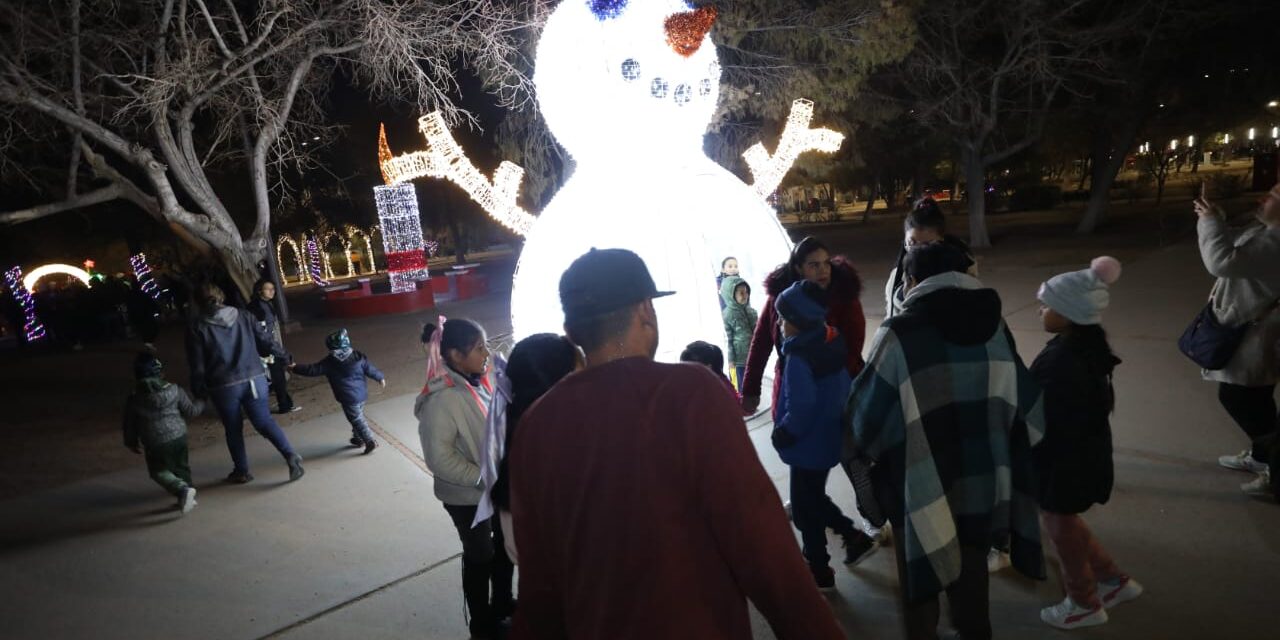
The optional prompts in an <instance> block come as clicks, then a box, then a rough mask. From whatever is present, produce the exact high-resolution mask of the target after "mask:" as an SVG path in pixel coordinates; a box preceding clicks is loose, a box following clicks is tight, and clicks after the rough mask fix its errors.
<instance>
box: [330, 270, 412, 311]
mask: <svg viewBox="0 0 1280 640" xmlns="http://www.w3.org/2000/svg"><path fill="white" fill-rule="evenodd" d="M434 280H435V278H432V281H433V282H434ZM432 288H433V287H427V286H423V287H421V288H420V289H417V290H414V291H405V292H402V293H375V294H368V293H365V291H366V290H365V289H363V288H361V289H347V290H345V291H326V292H325V294H324V313H325V315H326V316H328V317H330V318H367V317H370V316H381V315H387V314H391V313H409V312H410V311H422V310H425V309H431V308H433V307H435V306H436V300H435V296H434V295H433V293H432Z"/></svg>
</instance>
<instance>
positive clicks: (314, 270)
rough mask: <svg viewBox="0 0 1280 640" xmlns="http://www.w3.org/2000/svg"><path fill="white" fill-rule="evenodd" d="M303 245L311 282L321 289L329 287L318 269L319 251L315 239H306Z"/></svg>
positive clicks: (319, 262) (319, 268) (319, 261)
mask: <svg viewBox="0 0 1280 640" xmlns="http://www.w3.org/2000/svg"><path fill="white" fill-rule="evenodd" d="M303 244H305V245H307V272H308V273H310V274H311V281H312V282H314V283H316V284H318V285H320V286H322V287H327V286H329V283H328V281H326V280H325V279H324V273H323V271H322V270H321V267H320V264H321V260H320V249H319V247H318V246H317V242H316V239H315V237H314V236H312V237H310V238H307V239H306V241H305V242H304V243H303Z"/></svg>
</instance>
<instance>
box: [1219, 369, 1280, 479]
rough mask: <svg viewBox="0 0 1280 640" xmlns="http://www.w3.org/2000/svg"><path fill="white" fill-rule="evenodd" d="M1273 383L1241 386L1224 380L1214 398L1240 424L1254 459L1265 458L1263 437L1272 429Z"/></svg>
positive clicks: (1273, 431)
mask: <svg viewBox="0 0 1280 640" xmlns="http://www.w3.org/2000/svg"><path fill="white" fill-rule="evenodd" d="M1275 392H1276V386H1275V385H1271V386H1267V387H1244V386H1241V385H1238V384H1228V383H1226V382H1222V383H1219V385H1218V402H1221V403H1222V408H1224V409H1226V410H1227V413H1229V414H1231V419H1233V420H1235V421H1236V424H1238V425H1240V429H1242V430H1243V431H1244V432H1245V434H1246V435H1248V436H1249V440H1250V441H1251V442H1250V446H1251V447H1252V449H1253V456H1254V459H1255V460H1257V461H1259V462H1267V460H1266V457H1267V453H1266V452H1267V449H1268V446H1269V444H1270V442H1269V441H1268V440H1264V439H1265V438H1267V436H1270V435H1271V434H1272V433H1275V431H1276V425H1277V420H1278V417H1277V416H1276V398H1275Z"/></svg>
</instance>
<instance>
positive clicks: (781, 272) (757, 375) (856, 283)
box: [742, 256, 867, 419]
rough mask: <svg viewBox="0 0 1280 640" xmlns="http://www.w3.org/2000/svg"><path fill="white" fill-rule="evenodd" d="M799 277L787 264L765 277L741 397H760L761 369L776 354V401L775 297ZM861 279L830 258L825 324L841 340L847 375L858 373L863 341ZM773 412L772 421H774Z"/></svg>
mask: <svg viewBox="0 0 1280 640" xmlns="http://www.w3.org/2000/svg"><path fill="white" fill-rule="evenodd" d="M798 279H799V278H798V277H797V276H796V275H795V274H794V273H793V272H792V271H791V268H790V267H788V266H787V265H783V266H781V267H779V268H778V269H776V270H774V272H773V273H771V274H769V277H768V278H765V282H764V287H765V293H766V294H768V298H766V299H765V303H764V307H763V308H762V310H761V314H760V321H759V322H758V323H756V331H755V335H753V336H752V338H751V349H750V350H749V352H748V354H747V370H746V373H744V374H743V376H742V379H743V382H742V395H743V396H756V397H759V396H760V385H761V382H762V381H763V380H764V369H765V367H767V366H768V364H769V354H770V352H772V351H774V350H775V349H776V350H777V351H778V355H779V358H778V364H777V366H776V367H775V371H774V376H773V398H774V401H775V407H776V401H777V398H778V385H779V384H780V381H781V380H782V371H783V368H784V367H785V364H784V358H783V357H781V356H782V328H781V326H780V325H779V322H778V313H777V311H776V310H775V309H774V305H775V304H776V303H777V299H778V296H779V295H781V294H782V292H783V291H786V289H787V287H790V286H791V285H792V284H793V283H795V281H796V280H798ZM861 295H862V278H861V277H859V276H858V271H857V270H856V269H854V268H853V265H852V264H850V263H849V261H848V260H847V259H846V258H844V257H843V256H836V257H835V258H832V259H831V285H830V286H828V287H827V300H826V304H827V324H829V325H831V326H832V327H834V328H835V329H836V331H839V332H840V335H841V336H843V337H844V340H845V344H846V345H847V346H848V353H847V355H846V357H845V370H846V371H848V373H849V375H850V376H857V375H858V372H860V371H862V365H863V360H862V344H863V342H864V340H865V339H866V331H867V319H866V317H864V316H863V314H862V302H861V300H860V299H859V297H860V296H861ZM777 417H778V416H777V415H776V413H775V415H774V418H775V419H777Z"/></svg>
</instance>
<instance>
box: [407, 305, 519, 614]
mask: <svg viewBox="0 0 1280 640" xmlns="http://www.w3.org/2000/svg"><path fill="white" fill-rule="evenodd" d="M441 325H442V326H441V327H440V328H437V327H436V326H435V325H432V324H428V325H426V326H425V327H423V329H422V343H423V346H424V348H425V349H426V352H427V384H426V386H425V387H423V389H422V393H421V394H420V395H419V396H418V399H417V401H416V402H415V403H414V407H413V413H414V415H415V416H416V417H417V418H418V437H419V438H421V440H422V454H423V457H424V458H425V459H426V463H427V468H428V469H429V470H430V471H431V474H432V476H433V477H434V481H435V495H436V498H438V499H439V500H440V502H442V503H444V509H445V511H447V512H448V513H449V517H450V518H451V519H452V520H453V524H454V526H455V527H457V529H458V536H459V538H461V540H462V591H463V596H464V598H465V599H466V602H467V609H468V610H469V611H470V612H471V623H470V627H471V635H472V637H473V638H490V637H493V636H494V634H495V633H496V631H497V628H498V623H499V622H500V621H501V620H502V619H503V618H506V617H508V616H510V615H511V613H512V611H513V609H514V604H515V603H514V599H513V597H512V592H511V578H512V574H513V573H514V570H515V568H514V566H513V565H512V563H511V560H510V559H509V558H508V557H507V554H506V551H505V550H504V549H503V545H502V541H501V532H500V530H498V525H497V522H496V521H495V519H493V518H490V519H488V520H484V521H482V522H479V523H475V525H474V526H473V522H474V521H475V517H476V505H477V504H479V502H480V497H481V495H483V493H484V486H483V481H482V480H481V477H480V449H481V447H482V446H483V445H484V437H485V422H486V419H487V418H488V412H489V400H490V398H491V397H492V395H493V380H492V378H491V377H490V375H489V348H488V346H487V344H486V337H485V333H484V329H482V328H481V327H480V325H478V324H476V323H474V322H472V321H470V320H462V319H454V320H448V321H443V320H442V322H441ZM495 538H496V542H495ZM490 582H492V583H493V592H492V596H491V594H490V590H489V584H490Z"/></svg>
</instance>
